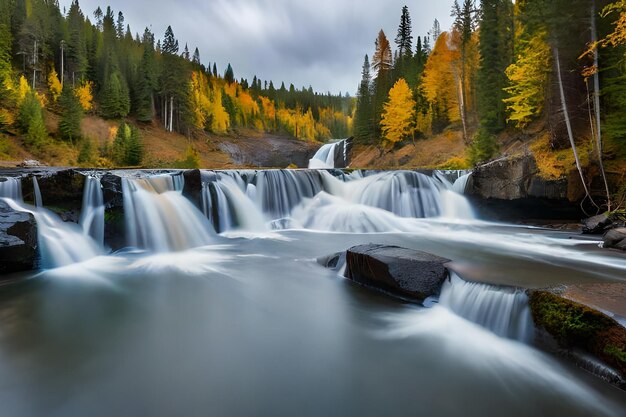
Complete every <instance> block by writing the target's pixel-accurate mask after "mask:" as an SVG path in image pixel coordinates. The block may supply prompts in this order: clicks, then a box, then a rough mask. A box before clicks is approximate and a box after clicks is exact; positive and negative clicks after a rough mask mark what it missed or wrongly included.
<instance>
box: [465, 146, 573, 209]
mask: <svg viewBox="0 0 626 417" xmlns="http://www.w3.org/2000/svg"><path fill="white" fill-rule="evenodd" d="M467 194H468V196H469V197H470V199H471V200H472V202H473V203H474V206H475V208H476V210H477V211H478V212H480V213H481V214H482V215H483V216H486V217H488V218H492V219H496V220H505V221H519V220H528V219H538V220H543V219H550V220H551V219H563V220H576V221H578V220H580V219H581V218H583V217H584V213H583V212H582V210H581V208H580V207H579V204H578V202H579V201H580V200H581V199H582V198H583V196H584V192H583V191H582V185H581V183H580V179H579V178H578V177H577V176H576V175H570V176H568V178H563V179H559V180H546V179H543V178H541V177H540V176H539V169H538V168H537V164H536V162H535V158H534V157H533V156H532V155H530V154H528V155H523V156H519V157H514V158H505V159H499V160H497V161H493V162H491V163H489V164H486V165H482V166H480V167H477V168H476V169H475V171H474V173H473V174H472V177H471V178H470V181H469V183H468V186H467Z"/></svg>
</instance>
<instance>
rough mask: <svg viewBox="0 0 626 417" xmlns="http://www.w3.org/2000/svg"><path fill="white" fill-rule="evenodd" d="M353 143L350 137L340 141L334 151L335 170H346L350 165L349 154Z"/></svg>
mask: <svg viewBox="0 0 626 417" xmlns="http://www.w3.org/2000/svg"><path fill="white" fill-rule="evenodd" d="M353 143H354V138H352V137H351V138H348V139H346V140H344V141H341V142H340V144H339V145H338V146H337V148H336V149H335V161H334V167H335V168H347V167H348V165H350V152H352V145H353Z"/></svg>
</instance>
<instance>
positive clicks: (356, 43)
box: [60, 0, 452, 94]
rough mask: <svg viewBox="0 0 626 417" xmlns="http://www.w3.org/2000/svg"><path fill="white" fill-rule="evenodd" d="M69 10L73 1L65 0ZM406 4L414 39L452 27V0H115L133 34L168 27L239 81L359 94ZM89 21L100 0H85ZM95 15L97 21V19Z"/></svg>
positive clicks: (160, 33) (112, 1)
mask: <svg viewBox="0 0 626 417" xmlns="http://www.w3.org/2000/svg"><path fill="white" fill-rule="evenodd" d="M60 3H61V7H63V6H66V7H69V4H70V0H62V1H61V2H60ZM406 3H409V4H408V6H409V10H410V12H411V18H412V20H413V32H414V36H415V37H417V36H418V35H424V34H426V33H427V32H428V30H429V29H430V27H431V26H432V22H433V20H434V19H435V18H437V19H439V21H440V22H442V27H443V28H446V27H448V26H449V25H450V22H451V19H450V17H449V14H450V6H451V3H452V0H449V1H448V0H443V1H437V2H434V1H427V0H418V1H413V2H406V0H314V1H295V0H256V1H255V0H204V1H201V0H182V1H176V2H173V1H162V0H156V1H155V0H153V1H141V0H139V1H132V2H129V1H124V0H110V5H111V7H112V8H113V10H114V11H115V13H116V14H117V12H118V11H120V10H121V11H122V12H123V13H124V16H125V18H126V23H128V24H130V25H131V29H132V30H133V32H139V33H141V32H143V28H145V27H150V28H151V29H152V31H153V32H154V33H155V34H156V36H157V38H160V37H162V36H163V33H164V32H165V28H166V27H167V25H171V26H172V28H173V29H174V33H175V34H176V37H177V38H178V39H179V41H180V43H181V48H182V47H183V46H184V45H185V43H188V44H189V49H190V50H191V51H192V52H193V49H194V48H195V47H196V46H197V47H198V49H199V50H200V55H201V58H202V61H203V63H205V64H207V63H208V62H217V65H218V69H219V71H220V72H222V71H223V70H224V68H225V67H226V64H227V63H229V62H230V63H231V64H232V66H233V68H234V70H235V75H236V76H237V78H240V77H244V78H248V79H252V77H253V76H254V75H257V76H258V77H259V78H261V79H263V80H270V79H271V80H273V81H274V83H275V84H277V87H278V85H280V82H281V81H284V82H285V84H286V85H287V86H288V85H289V84H290V83H293V84H294V85H295V86H297V87H303V86H304V87H308V86H309V85H312V86H313V88H314V89H315V90H316V91H321V92H326V91H331V92H333V93H337V92H340V91H342V92H346V91H348V92H350V94H354V92H355V90H356V87H357V85H358V82H359V79H360V72H361V66H362V64H363V56H364V55H365V54H366V53H367V54H369V55H370V56H371V54H372V53H373V50H374V40H375V38H376V36H377V34H378V31H379V30H380V29H383V30H384V31H385V33H386V34H387V37H388V38H389V40H390V41H392V42H393V39H394V38H395V34H396V31H397V27H398V23H399V21H400V13H401V9H402V6H404V4H406ZM80 4H81V8H82V9H83V12H84V13H85V14H86V15H87V16H89V17H90V18H92V14H93V11H94V10H95V9H96V7H97V6H98V5H102V3H101V0H81V1H80ZM92 20H93V18H92Z"/></svg>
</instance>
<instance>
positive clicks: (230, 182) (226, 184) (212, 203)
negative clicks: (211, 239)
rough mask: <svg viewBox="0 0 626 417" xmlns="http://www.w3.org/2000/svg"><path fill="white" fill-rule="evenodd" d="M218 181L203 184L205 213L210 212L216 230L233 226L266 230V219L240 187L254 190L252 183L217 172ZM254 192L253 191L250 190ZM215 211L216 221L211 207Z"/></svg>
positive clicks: (221, 230)
mask: <svg viewBox="0 0 626 417" xmlns="http://www.w3.org/2000/svg"><path fill="white" fill-rule="evenodd" d="M217 175H218V177H219V181H216V182H214V183H211V184H208V187H209V188H207V186H206V185H205V186H203V201H204V207H205V208H206V209H205V214H207V213H210V217H209V218H210V220H211V221H212V222H213V224H214V225H216V224H217V226H216V230H217V231H219V232H225V231H228V230H231V229H234V228H239V229H242V230H247V231H265V230H267V226H266V219H265V217H264V216H263V213H261V211H260V210H259V208H258V207H257V206H256V205H255V204H254V202H253V201H252V199H251V198H250V197H249V196H248V195H247V194H246V193H244V191H243V190H242V188H244V189H246V191H248V190H254V189H255V188H254V185H252V184H249V185H247V186H246V185H244V184H241V183H237V182H236V180H235V179H233V178H232V176H228V175H221V174H217ZM211 191H213V193H211ZM250 194H254V191H250ZM214 207H215V209H216V213H217V221H215V220H216V219H215V218H214V217H213V210H212V209H213V208H214Z"/></svg>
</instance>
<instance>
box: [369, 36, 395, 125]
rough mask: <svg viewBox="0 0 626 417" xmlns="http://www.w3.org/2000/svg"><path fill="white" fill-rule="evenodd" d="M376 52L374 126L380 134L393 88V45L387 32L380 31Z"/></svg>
mask: <svg viewBox="0 0 626 417" xmlns="http://www.w3.org/2000/svg"><path fill="white" fill-rule="evenodd" d="M375 44H376V50H375V52H374V56H373V58H372V68H373V69H374V70H375V71H376V78H375V79H374V101H373V109H374V110H373V125H374V128H375V129H376V130H377V132H376V133H377V134H380V120H381V117H382V112H383V106H384V104H385V101H386V100H387V95H388V93H389V88H390V87H391V69H392V58H391V56H392V55H391V45H390V44H389V41H388V40H387V37H386V36H385V32H383V31H382V29H381V30H380V32H378V38H377V39H376V43H375Z"/></svg>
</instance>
